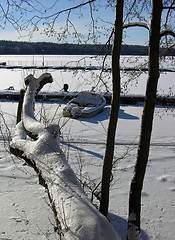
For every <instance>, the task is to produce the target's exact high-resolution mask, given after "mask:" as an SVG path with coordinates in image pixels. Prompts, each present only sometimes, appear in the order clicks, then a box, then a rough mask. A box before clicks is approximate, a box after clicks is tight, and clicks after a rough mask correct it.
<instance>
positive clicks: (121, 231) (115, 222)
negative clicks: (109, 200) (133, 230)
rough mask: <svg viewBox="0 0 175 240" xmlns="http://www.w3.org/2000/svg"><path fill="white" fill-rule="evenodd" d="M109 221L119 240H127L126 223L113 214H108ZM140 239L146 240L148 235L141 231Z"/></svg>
mask: <svg viewBox="0 0 175 240" xmlns="http://www.w3.org/2000/svg"><path fill="white" fill-rule="evenodd" d="M109 217H110V221H111V224H112V226H113V227H114V229H115V231H116V232H117V233H118V235H119V237H120V238H121V240H126V239H127V227H128V222H127V220H126V219H124V218H122V217H119V216H117V215H115V214H113V213H109ZM141 239H142V240H148V239H149V238H148V235H147V234H146V232H144V231H143V230H142V229H141Z"/></svg>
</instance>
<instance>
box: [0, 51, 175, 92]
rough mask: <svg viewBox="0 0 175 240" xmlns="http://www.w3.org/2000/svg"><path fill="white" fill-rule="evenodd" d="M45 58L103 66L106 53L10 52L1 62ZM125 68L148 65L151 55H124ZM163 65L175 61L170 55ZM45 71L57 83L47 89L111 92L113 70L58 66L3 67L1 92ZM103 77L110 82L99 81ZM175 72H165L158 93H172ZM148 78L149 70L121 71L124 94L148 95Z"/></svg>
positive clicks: (48, 62) (51, 61)
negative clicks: (45, 67) (32, 53)
mask: <svg viewBox="0 0 175 240" xmlns="http://www.w3.org/2000/svg"><path fill="white" fill-rule="evenodd" d="M43 58H44V65H45V66H70V67H72V66H95V67H99V66H102V62H103V58H102V56H98V57H95V56H79V55H75V56H72V55H71V56H70V55H56V56H55V55H46V56H43V55H37V56H35V55H33V56H31V55H25V56H24V55H22V56H21V55H20V56H18V55H15V56H14V55H9V56H2V55H1V56H0V62H6V64H7V65H8V66H18V65H20V66H42V64H43ZM105 67H111V56H108V57H107V59H106V62H105ZM124 67H137V68H139V67H147V57H137V56H135V57H133V56H121V68H124ZM160 67H164V68H165V67H166V68H169V69H174V65H173V62H172V61H171V59H170V58H167V59H166V61H165V62H162V63H160ZM43 72H50V73H51V74H52V76H53V79H54V83H52V84H51V85H48V86H46V87H45V88H44V89H43V91H49V92H50V91H52V92H53V91H56V92H58V91H60V90H61V89H62V88H63V85H64V84H65V83H67V84H69V91H83V90H91V89H92V88H95V90H96V91H100V92H106V90H109V91H111V90H112V86H111V73H110V72H103V73H102V75H101V71H100V70H96V71H90V70H89V71H83V70H78V71H72V70H54V69H47V70H44V69H42V70H41V69H14V70H10V69H0V91H3V90H4V89H8V88H9V87H10V86H13V87H14V89H15V90H20V89H21V88H24V78H25V77H26V76H27V75H29V74H34V76H35V77H39V76H40V75H41V74H42V73H43ZM99 78H101V79H102V80H103V82H104V83H105V84H106V86H107V89H106V87H105V86H104V84H103V82H102V81H100V80H99ZM174 78H175V73H174V72H171V73H170V72H169V73H165V72H161V74H160V79H159V85H158V94H160V95H166V94H172V92H173V91H174V90H175V86H174ZM146 80H147V72H143V71H138V72H137V73H135V74H133V72H124V71H121V82H122V90H123V93H124V94H126V95H127V94H135V95H142V96H143V95H144V94H145V87H146Z"/></svg>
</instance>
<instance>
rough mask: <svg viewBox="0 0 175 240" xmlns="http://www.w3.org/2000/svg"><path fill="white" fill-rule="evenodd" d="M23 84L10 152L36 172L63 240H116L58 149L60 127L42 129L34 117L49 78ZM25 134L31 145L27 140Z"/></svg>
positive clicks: (113, 233) (42, 77) (113, 232)
mask: <svg viewBox="0 0 175 240" xmlns="http://www.w3.org/2000/svg"><path fill="white" fill-rule="evenodd" d="M25 82H26V84H27V90H26V93H25V96H24V103H23V112H22V121H21V122H19V123H18V124H17V126H16V131H15V135H14V137H13V139H12V141H11V143H10V151H11V153H13V154H14V155H15V156H17V157H20V158H22V159H24V160H25V161H26V162H27V163H28V164H30V165H31V166H32V167H33V168H34V170H35V171H36V173H37V175H38V178H39V182H40V183H41V184H42V185H43V186H44V187H45V188H46V191H47V193H48V197H49V200H50V204H51V206H52V210H53V212H54V216H55V219H56V224H57V233H58V235H59V237H60V239H62V236H64V237H65V238H64V239H75V240H80V239H81V240H84V239H88V240H108V239H113V240H118V239H119V237H118V235H117V234H116V232H115V231H114V229H113V228H112V226H111V225H110V223H109V222H108V220H107V219H106V218H105V217H104V216H102V215H101V214H100V213H99V211H98V210H97V209H96V208H95V207H94V206H93V205H92V204H91V203H90V201H89V200H88V198H87V196H86V195H85V193H84V191H83V189H82V188H81V186H80V184H79V182H78V180H77V178H76V176H75V174H74V172H73V171H72V169H71V167H70V166H69V164H68V162H67V161H66V158H65V155H64V153H63V152H62V150H61V148H60V138H59V134H58V133H59V126H58V125H57V124H52V125H50V126H48V127H44V126H43V125H42V124H41V123H40V122H38V121H37V120H36V118H35V116H34V110H33V109H34V97H35V93H37V92H38V90H39V89H41V86H42V85H44V83H46V82H52V77H51V75H50V74H43V75H41V77H39V78H38V79H36V78H34V77H33V76H32V75H29V76H28V77H27V78H26V79H25ZM26 132H27V134H28V135H29V136H31V137H32V138H33V139H34V141H33V140H32V141H31V140H30V139H28V138H26Z"/></svg>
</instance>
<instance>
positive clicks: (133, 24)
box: [123, 22, 150, 30]
mask: <svg viewBox="0 0 175 240" xmlns="http://www.w3.org/2000/svg"><path fill="white" fill-rule="evenodd" d="M129 27H143V28H146V29H148V30H150V26H149V24H146V23H142V22H132V23H127V24H123V28H129Z"/></svg>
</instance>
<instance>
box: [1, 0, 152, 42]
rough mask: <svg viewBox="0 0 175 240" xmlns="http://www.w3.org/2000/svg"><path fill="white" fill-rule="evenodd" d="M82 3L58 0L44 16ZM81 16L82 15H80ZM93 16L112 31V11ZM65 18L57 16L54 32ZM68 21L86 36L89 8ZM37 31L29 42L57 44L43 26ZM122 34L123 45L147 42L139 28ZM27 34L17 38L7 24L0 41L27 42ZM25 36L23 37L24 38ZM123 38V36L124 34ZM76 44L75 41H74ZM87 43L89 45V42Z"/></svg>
mask: <svg viewBox="0 0 175 240" xmlns="http://www.w3.org/2000/svg"><path fill="white" fill-rule="evenodd" d="M3 2H5V0H1V4H2V3H3ZM52 2H54V0H45V1H44V0H43V1H42V3H43V4H44V5H46V6H51V3H52ZM80 2H82V1H81V0H76V1H69V0H59V1H58V3H57V5H55V6H54V8H53V9H52V10H50V11H49V12H48V13H46V14H45V15H47V14H48V15H49V14H51V13H54V12H55V11H60V10H63V9H66V8H69V7H72V6H76V5H77V4H78V3H80ZM101 3H102V4H103V5H105V4H106V1H105V0H104V1H103V0H102V1H101ZM40 9H41V11H42V10H43V9H42V7H40ZM32 14H35V13H34V12H32V13H30V14H28V15H29V16H28V17H30V16H32ZM81 14H82V15H81ZM93 15H94V20H95V19H97V18H98V19H99V22H100V25H101V26H102V25H104V26H105V27H107V28H108V29H109V32H110V30H111V29H112V24H110V23H109V22H114V18H115V13H114V11H112V10H111V9H104V8H100V7H99V9H98V11H96V12H94V13H93ZM26 17H27V15H24V16H23V19H24V18H26ZM66 18H67V13H63V14H61V15H60V16H59V18H58V19H57V21H56V23H55V30H57V31H60V30H59V29H60V27H62V26H65V21H66ZM70 20H71V22H72V23H73V24H74V26H75V27H76V29H77V31H78V32H80V33H82V34H84V35H87V34H88V24H89V22H90V21H91V20H92V19H91V18H90V8H89V7H88V6H86V7H83V8H82V9H81V10H80V9H76V10H75V11H74V13H73V12H72V13H71V15H70ZM38 26H39V31H37V32H35V33H34V34H33V38H31V41H33V42H36V41H47V42H58V41H57V37H56V36H54V37H47V36H46V35H45V34H43V29H44V26H46V25H44V26H43V24H39V25H38ZM72 31H73V27H72ZM102 31H103V33H106V30H104V29H103V30H102ZM124 33H126V35H127V37H124V39H123V40H124V43H125V44H139V45H145V44H146V43H147V42H148V30H146V29H141V28H138V27H137V28H130V29H127V30H126V31H125V32H124ZM27 34H28V31H27V32H23V33H22V35H23V37H20V38H19V34H18V32H17V31H16V30H15V29H14V28H13V27H12V26H10V25H9V24H7V26H6V28H5V29H1V28H0V40H13V41H17V40H18V41H29V37H28V36H26V35H27ZM24 36H25V37H24ZM124 36H125V34H124ZM107 39H108V38H107V37H104V36H103V37H101V38H100V39H99V41H100V42H101V43H105V42H106V41H107ZM67 41H68V42H72V38H69V39H68V40H67ZM75 43H76V41H75ZM89 43H91V42H90V41H89Z"/></svg>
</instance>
